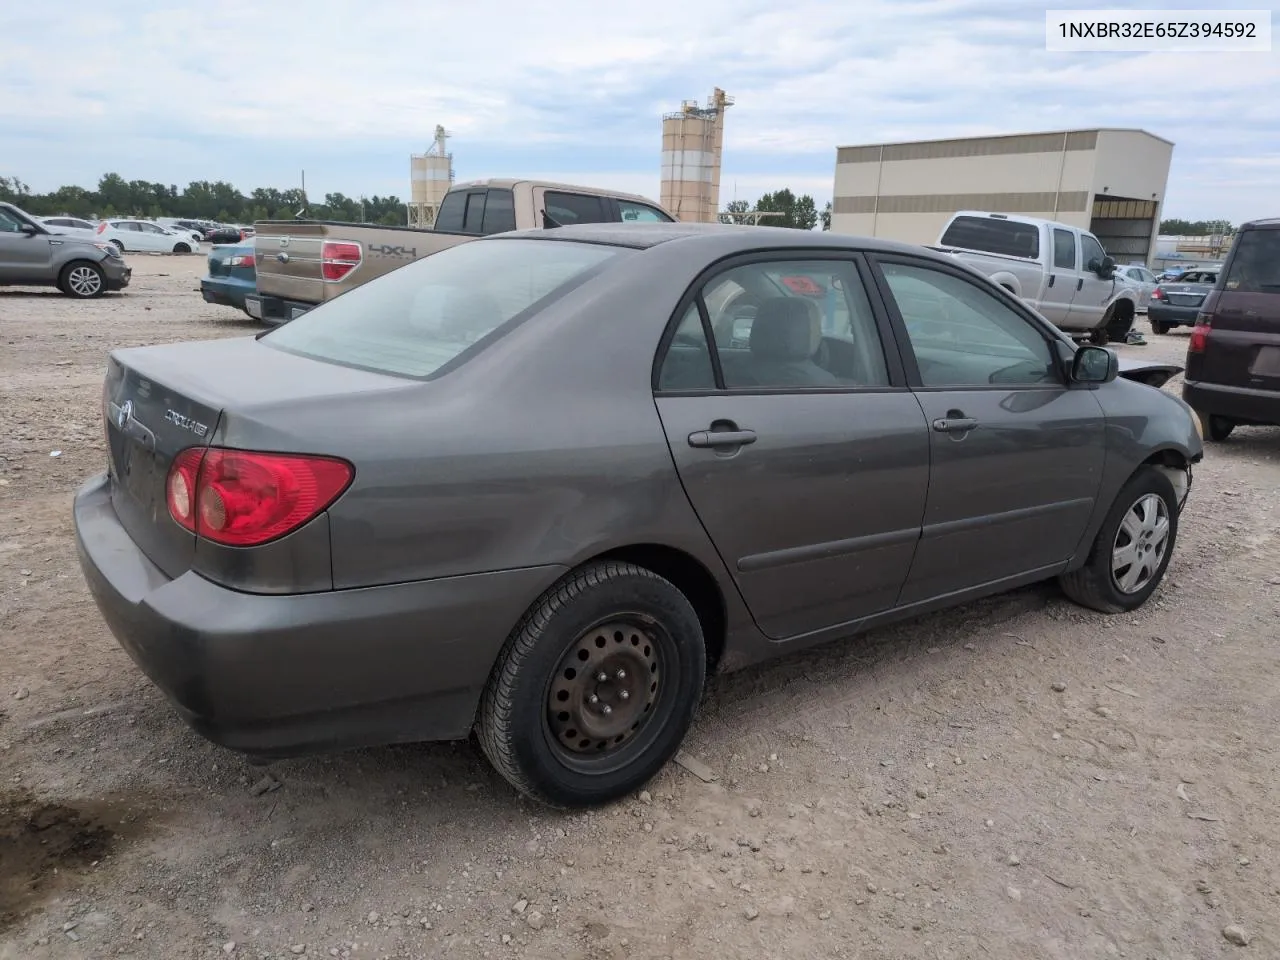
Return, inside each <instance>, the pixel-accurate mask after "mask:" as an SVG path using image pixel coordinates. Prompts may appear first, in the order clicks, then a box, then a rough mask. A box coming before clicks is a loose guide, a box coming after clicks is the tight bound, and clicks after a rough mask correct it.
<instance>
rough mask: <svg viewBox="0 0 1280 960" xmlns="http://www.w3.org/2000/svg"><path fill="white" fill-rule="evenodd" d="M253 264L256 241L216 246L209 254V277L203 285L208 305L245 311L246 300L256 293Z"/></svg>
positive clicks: (202, 293) (203, 293)
mask: <svg viewBox="0 0 1280 960" xmlns="http://www.w3.org/2000/svg"><path fill="white" fill-rule="evenodd" d="M253 260H254V254H253V242H252V241H250V242H249V243H234V244H215V245H214V246H213V248H212V249H211V250H210V251H209V273H208V275H207V276H205V277H204V278H203V279H202V280H201V281H200V293H201V295H202V296H203V297H204V299H205V302H206V303H220V304H224V305H225V306H228V307H235V308H236V309H238V310H244V298H245V297H246V296H248V295H249V294H251V293H253V292H254V290H255V289H256V286H255V283H256V270H255V269H254V262H253ZM245 312H246V313H247V312H248V311H245Z"/></svg>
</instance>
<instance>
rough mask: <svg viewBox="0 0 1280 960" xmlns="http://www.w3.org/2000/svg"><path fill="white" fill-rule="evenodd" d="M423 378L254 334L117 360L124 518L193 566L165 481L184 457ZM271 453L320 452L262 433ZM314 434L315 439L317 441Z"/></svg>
mask: <svg viewBox="0 0 1280 960" xmlns="http://www.w3.org/2000/svg"><path fill="white" fill-rule="evenodd" d="M415 386H420V384H417V383H415V382H413V381H407V380H404V379H402V378H397V377H390V376H386V375H383V374H377V373H371V372H368V371H364V370H356V369H353V368H350V367H342V366H337V365H335V364H328V363H322V362H320V361H316V360H310V359H307V358H305V357H299V356H296V355H294V354H290V353H285V352H284V351H281V350H276V349H273V348H271V347H268V346H266V345H264V344H260V343H258V342H257V341H256V339H255V338H253V337H245V338H236V339H232V340H214V341H196V342H188V343H174V344H164V345H159V346H152V347H133V348H129V349H124V350H117V351H114V352H113V353H112V354H111V357H110V359H109V361H108V369H107V377H106V382H105V383H104V386H103V416H104V419H105V433H106V441H107V465H108V474H109V476H110V483H111V500H112V504H113V506H114V507H115V510H116V515H117V516H118V517H119V518H120V523H121V524H122V525H123V526H124V528H125V529H126V530H127V531H128V533H129V536H130V537H132V539H133V541H134V542H135V543H136V544H137V545H138V547H139V549H141V550H142V552H143V553H144V554H146V555H147V557H148V558H149V559H150V560H151V562H152V563H154V564H155V565H156V566H157V567H159V568H160V569H161V570H162V571H164V573H165V574H166V575H167V576H169V577H178V576H180V575H181V574H183V573H185V572H186V571H188V570H189V569H191V567H192V563H193V561H194V559H195V554H196V538H195V535H194V534H192V533H190V532H189V531H187V530H184V529H183V528H182V527H180V526H179V525H178V524H177V522H175V521H174V520H173V518H172V517H171V516H170V515H169V507H168V503H167V500H166V490H165V483H166V480H167V478H168V473H169V467H170V465H171V464H172V463H173V459H174V457H175V456H176V455H177V454H178V453H180V452H181V451H183V450H185V449H187V448H189V447H193V446H194V447H207V446H209V444H210V443H211V442H212V441H214V440H215V438H219V442H220V443H222V444H223V445H227V446H236V445H237V444H236V443H235V442H230V443H228V442H227V441H226V440H225V439H221V438H225V437H226V436H227V435H228V432H229V430H230V432H231V434H232V436H233V439H234V437H235V436H236V435H238V434H239V433H240V432H242V431H243V430H244V429H245V428H246V427H247V426H250V425H253V424H262V423H264V422H265V423H267V424H270V423H272V422H279V421H281V420H283V419H286V418H279V417H277V416H273V415H272V414H273V411H278V410H279V409H280V408H282V407H286V408H290V409H292V408H298V407H303V408H305V407H307V406H308V405H312V404H315V403H316V402H317V401H319V400H322V399H333V398H335V397H341V396H346V395H354V394H369V393H371V392H376V391H380V390H383V391H385V390H403V389H411V388H413V387H415ZM265 436H269V437H270V440H269V442H268V444H267V448H268V449H273V450H276V451H278V452H281V453H288V452H297V453H303V452H323V451H316V450H313V449H311V448H312V447H314V446H315V439H316V438H315V437H314V436H309V438H304V439H301V440H299V439H297V438H293V437H291V436H290V435H289V431H288V430H287V429H271V428H268V429H266V430H262V429H259V431H258V439H259V440H262V439H264V437H265ZM308 439H309V440H310V441H311V442H310V443H308Z"/></svg>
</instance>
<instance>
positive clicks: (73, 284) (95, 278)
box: [67, 265, 102, 297]
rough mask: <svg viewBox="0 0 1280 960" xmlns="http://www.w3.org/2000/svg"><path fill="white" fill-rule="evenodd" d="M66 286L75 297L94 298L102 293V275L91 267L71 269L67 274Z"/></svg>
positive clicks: (84, 266)
mask: <svg viewBox="0 0 1280 960" xmlns="http://www.w3.org/2000/svg"><path fill="white" fill-rule="evenodd" d="M67 286H68V287H70V288H71V291H72V292H73V293H74V294H75V295H76V296H77V297H96V296H97V295H98V294H99V293H100V292H101V291H102V275H101V274H99V273H98V271H97V270H95V269H94V268H93V267H90V266H87V265H83V266H79V267H72V268H71V269H70V270H69V271H68V272H67Z"/></svg>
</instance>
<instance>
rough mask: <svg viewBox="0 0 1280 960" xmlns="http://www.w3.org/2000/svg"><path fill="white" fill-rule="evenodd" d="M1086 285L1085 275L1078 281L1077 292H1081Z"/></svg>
mask: <svg viewBox="0 0 1280 960" xmlns="http://www.w3.org/2000/svg"><path fill="white" fill-rule="evenodd" d="M1083 286H1084V277H1081V278H1080V279H1079V280H1077V281H1076V293H1079V292H1080V288H1081V287H1083Z"/></svg>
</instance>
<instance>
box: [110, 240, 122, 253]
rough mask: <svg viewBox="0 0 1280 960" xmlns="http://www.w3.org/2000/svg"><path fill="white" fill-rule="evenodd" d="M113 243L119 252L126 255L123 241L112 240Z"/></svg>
mask: <svg viewBox="0 0 1280 960" xmlns="http://www.w3.org/2000/svg"><path fill="white" fill-rule="evenodd" d="M111 242H112V243H113V244H115V247H116V249H117V250H119V251H120V252H121V253H124V241H123V240H112V241H111Z"/></svg>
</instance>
